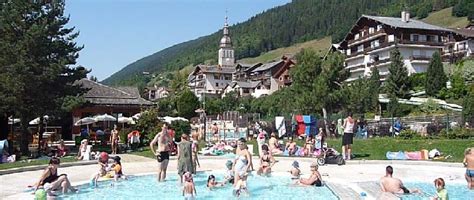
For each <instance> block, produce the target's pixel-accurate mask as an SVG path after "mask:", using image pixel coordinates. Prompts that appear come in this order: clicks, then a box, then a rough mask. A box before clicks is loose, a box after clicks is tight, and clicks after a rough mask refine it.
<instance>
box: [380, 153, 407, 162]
mask: <svg viewBox="0 0 474 200" xmlns="http://www.w3.org/2000/svg"><path fill="white" fill-rule="evenodd" d="M385 156H386V157H387V159H388V160H406V159H408V158H407V156H406V155H405V152H403V151H398V152H392V151H387V153H386V154H385Z"/></svg>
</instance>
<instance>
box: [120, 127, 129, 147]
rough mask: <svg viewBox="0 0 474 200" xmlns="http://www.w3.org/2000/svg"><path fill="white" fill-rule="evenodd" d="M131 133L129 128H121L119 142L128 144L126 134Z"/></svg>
mask: <svg viewBox="0 0 474 200" xmlns="http://www.w3.org/2000/svg"><path fill="white" fill-rule="evenodd" d="M130 132H131V129H130V128H123V129H121V130H120V131H119V136H120V141H121V142H122V143H124V144H127V142H128V133H130Z"/></svg>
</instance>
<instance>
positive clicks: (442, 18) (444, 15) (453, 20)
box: [422, 7, 469, 28]
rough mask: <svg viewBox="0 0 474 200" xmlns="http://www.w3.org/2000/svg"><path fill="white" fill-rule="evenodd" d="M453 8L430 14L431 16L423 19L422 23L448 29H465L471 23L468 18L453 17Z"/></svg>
mask: <svg viewBox="0 0 474 200" xmlns="http://www.w3.org/2000/svg"><path fill="white" fill-rule="evenodd" d="M452 10H453V8H452V7H451V8H446V9H443V10H440V11H436V12H433V13H430V15H429V16H428V17H427V18H425V19H423V20H422V21H424V22H426V23H429V24H433V25H437V26H442V27H446V28H464V27H466V26H467V25H468V24H469V21H468V20H467V17H455V16H452V15H451V13H452Z"/></svg>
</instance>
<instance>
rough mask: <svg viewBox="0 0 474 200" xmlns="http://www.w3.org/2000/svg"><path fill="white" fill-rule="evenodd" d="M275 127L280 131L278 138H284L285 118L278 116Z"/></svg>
mask: <svg viewBox="0 0 474 200" xmlns="http://www.w3.org/2000/svg"><path fill="white" fill-rule="evenodd" d="M275 126H276V128H277V131H278V137H282V136H283V135H285V134H286V127H285V118H284V117H281V116H278V117H275Z"/></svg>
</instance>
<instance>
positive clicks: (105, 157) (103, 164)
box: [91, 152, 110, 186]
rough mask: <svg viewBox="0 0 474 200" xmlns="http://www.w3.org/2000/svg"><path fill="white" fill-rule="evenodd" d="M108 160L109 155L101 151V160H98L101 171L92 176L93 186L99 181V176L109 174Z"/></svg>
mask: <svg viewBox="0 0 474 200" xmlns="http://www.w3.org/2000/svg"><path fill="white" fill-rule="evenodd" d="M108 162H109V155H108V154H107V153H105V152H102V153H100V157H99V161H98V162H97V164H98V166H99V172H97V174H95V175H94V177H93V178H92V180H91V185H92V186H97V182H98V180H99V178H100V177H103V176H105V175H107V171H108V170H107V168H108V167H107V165H108ZM109 171H110V169H109Z"/></svg>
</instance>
